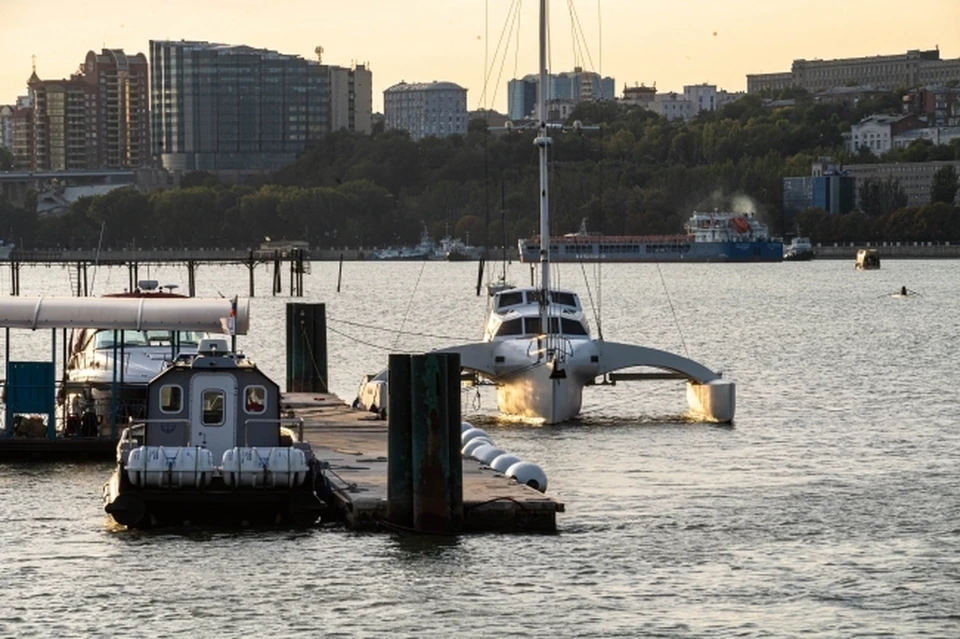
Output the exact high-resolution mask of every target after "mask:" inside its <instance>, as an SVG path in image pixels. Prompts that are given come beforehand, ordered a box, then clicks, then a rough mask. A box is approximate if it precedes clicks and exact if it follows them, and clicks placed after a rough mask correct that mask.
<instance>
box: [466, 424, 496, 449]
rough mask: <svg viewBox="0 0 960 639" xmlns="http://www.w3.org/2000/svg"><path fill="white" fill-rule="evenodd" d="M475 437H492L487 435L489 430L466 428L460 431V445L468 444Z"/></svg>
mask: <svg viewBox="0 0 960 639" xmlns="http://www.w3.org/2000/svg"><path fill="white" fill-rule="evenodd" d="M474 437H486V438H487V439H490V436H489V435H487V431H485V430H483V429H480V428H471V429H470V430H465V431H463V432H462V433H460V445H461V446H462V445H464V444H466V443H467V442H468V441H470V440H471V439H473V438H474Z"/></svg>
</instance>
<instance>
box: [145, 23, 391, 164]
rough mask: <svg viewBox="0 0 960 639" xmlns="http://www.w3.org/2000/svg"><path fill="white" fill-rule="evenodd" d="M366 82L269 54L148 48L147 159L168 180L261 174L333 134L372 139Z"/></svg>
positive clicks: (364, 74)
mask: <svg viewBox="0 0 960 639" xmlns="http://www.w3.org/2000/svg"><path fill="white" fill-rule="evenodd" d="M371 87H372V76H371V73H370V70H369V68H367V67H366V66H364V65H357V66H355V67H354V68H352V69H343V68H341V67H333V66H329V65H324V64H321V63H320V61H319V60H318V61H313V60H305V59H303V58H301V57H300V56H296V55H287V54H283V53H279V52H277V51H271V50H267V49H255V48H252V47H248V46H242V45H240V46H231V45H225V44H215V43H210V42H187V41H179V42H175V41H167V40H160V41H151V42H150V92H151V108H152V119H151V127H152V143H153V155H154V156H155V157H157V158H159V159H160V161H161V163H162V164H163V166H164V168H166V169H169V170H173V171H198V170H204V171H266V170H274V169H277V168H280V167H281V166H283V165H285V164H289V163H291V162H293V161H294V160H296V157H297V155H298V154H300V153H301V152H302V151H303V150H304V148H305V147H306V144H307V141H308V140H315V139H318V138H320V137H322V136H324V135H326V134H327V133H329V132H330V131H331V130H335V129H336V130H339V129H347V130H352V131H364V132H369V131H370V129H371V115H372V105H373V100H372V97H373V96H372V88H371Z"/></svg>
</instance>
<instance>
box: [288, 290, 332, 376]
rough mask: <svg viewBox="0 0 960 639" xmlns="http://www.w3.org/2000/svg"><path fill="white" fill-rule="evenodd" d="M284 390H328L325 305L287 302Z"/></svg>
mask: <svg viewBox="0 0 960 639" xmlns="http://www.w3.org/2000/svg"><path fill="white" fill-rule="evenodd" d="M287 392H288V393H326V392H327V308H326V305H324V304H303V303H300V302H290V303H288V304H287Z"/></svg>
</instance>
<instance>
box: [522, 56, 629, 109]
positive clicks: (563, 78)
mask: <svg viewBox="0 0 960 639" xmlns="http://www.w3.org/2000/svg"><path fill="white" fill-rule="evenodd" d="M539 81H540V80H539V76H538V75H536V74H530V75H525V76H524V77H522V78H518V79H513V80H510V81H509V82H508V83H507V115H509V116H510V119H512V120H522V119H524V118H529V117H533V113H534V109H535V108H536V106H537V84H538V83H539ZM615 90H616V83H615V82H614V79H613V78H611V77H606V78H604V77H600V74H599V73H594V72H591V71H584V70H583V69H582V68H580V67H574V69H573V71H571V72H563V73H550V74H547V95H546V100H547V101H550V100H572V101H573V102H574V103H579V102H584V101H587V100H613V99H614V92H615Z"/></svg>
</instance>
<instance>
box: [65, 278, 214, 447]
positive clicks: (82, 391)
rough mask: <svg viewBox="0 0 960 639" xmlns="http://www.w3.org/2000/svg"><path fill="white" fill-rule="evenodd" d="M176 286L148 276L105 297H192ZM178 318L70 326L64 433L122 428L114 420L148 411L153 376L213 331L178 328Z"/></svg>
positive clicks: (105, 432) (157, 299) (194, 348)
mask: <svg viewBox="0 0 960 639" xmlns="http://www.w3.org/2000/svg"><path fill="white" fill-rule="evenodd" d="M174 288H176V287H175V286H172V285H168V286H164V287H162V288H161V287H158V285H157V282H156V281H154V280H144V281H141V282H140V285H139V286H138V287H137V288H136V289H135V290H134V291H128V292H123V293H113V294H109V295H105V296H103V298H101V299H104V300H110V299H117V300H130V299H136V300H141V301H142V302H146V303H149V304H154V303H157V302H159V303H163V302H165V301H170V300H190V299H191V298H188V297H186V296H184V295H180V294H177V293H174V292H173V289H174ZM164 289H166V290H164ZM176 319H177V318H176V317H172V318H171V322H170V323H169V326H168V327H166V328H162V329H158V328H151V329H144V330H113V329H102V328H75V329H73V330H72V331H71V332H70V336H69V338H68V340H67V359H66V364H65V366H64V373H63V377H64V383H63V387H62V388H63V390H62V393H61V394H60V397H59V399H60V400H61V402H65V404H66V410H65V414H66V415H67V418H66V424H65V434H66V435H71V436H72V435H82V436H88V437H92V436H105V435H108V434H110V433H111V432H118V430H116V429H115V428H114V422H116V423H123V422H126V421H127V420H129V419H131V418H132V419H142V418H143V417H144V416H145V403H146V391H147V384H148V383H149V382H150V380H152V379H153V378H154V377H156V376H157V375H158V374H159V373H160V372H161V371H163V370H164V368H166V367H168V366H169V365H170V364H171V362H173V361H174V360H175V359H176V358H177V357H178V356H181V355H191V354H194V353H196V352H197V345H198V344H199V343H200V340H202V339H204V338H206V337H208V336H209V333H207V332H203V331H192V330H179V327H178V323H177V321H176ZM118 363H119V365H118Z"/></svg>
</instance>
